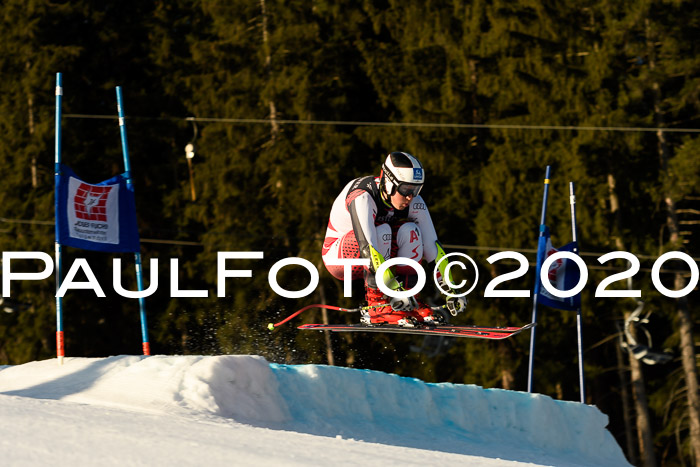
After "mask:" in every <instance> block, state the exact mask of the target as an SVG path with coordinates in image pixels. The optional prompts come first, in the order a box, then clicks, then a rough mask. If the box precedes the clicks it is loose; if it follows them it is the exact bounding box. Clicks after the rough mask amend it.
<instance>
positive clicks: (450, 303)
mask: <svg viewBox="0 0 700 467" xmlns="http://www.w3.org/2000/svg"><path fill="white" fill-rule="evenodd" d="M447 309H448V310H450V314H451V315H452V316H457V313H461V312H463V311H464V310H466V309H467V298H466V297H447Z"/></svg>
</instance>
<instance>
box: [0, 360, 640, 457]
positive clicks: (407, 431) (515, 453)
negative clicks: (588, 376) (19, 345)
mask: <svg viewBox="0 0 700 467" xmlns="http://www.w3.org/2000/svg"><path fill="white" fill-rule="evenodd" d="M0 393H1V394H5V395H14V396H21V397H31V398H38V399H57V400H64V401H73V402H76V403H82V404H95V405H102V406H114V407H121V408H126V409H129V410H136V411H139V412H150V413H169V414H181V415H182V416H185V417H195V418H198V419H202V418H204V419H206V418H207V417H217V418H218V417H225V418H229V419H232V420H234V421H236V422H239V423H244V424H249V425H254V426H259V427H265V428H270V429H275V430H290V431H296V432H301V433H309V434H313V435H321V436H329V437H337V438H341V437H342V438H346V439H355V440H362V441H366V442H375V443H382V444H390V445H396V446H407V447H415V448H421V449H427V450H433V451H445V452H452V453H458V454H470V455H477V456H482V457H491V458H498V459H508V460H517V461H520V462H536V463H540V464H541V463H544V464H551V465H572V466H573V465H584V466H593V465H595V466H620V465H629V464H628V463H627V461H626V460H625V457H624V455H623V453H622V450H621V449H620V447H619V446H618V445H617V443H616V442H615V440H614V438H613V437H612V435H611V434H610V433H609V432H608V430H607V429H606V426H607V423H608V418H607V416H606V415H604V414H603V413H601V412H600V411H599V410H598V409H597V408H596V407H594V406H588V405H583V404H579V403H575V402H566V401H556V400H553V399H551V398H550V397H548V396H543V395H539V394H528V393H521V392H515V391H505V390H500V389H483V388H481V387H478V386H474V385H458V384H449V383H440V384H433V383H425V382H423V381H420V380H418V379H414V378H405V377H400V376H397V375H393V374H386V373H382V372H377V371H369V370H356V369H349V368H340V367H330V366H325V365H279V364H271V363H268V362H267V361H266V360H265V359H264V358H262V357H258V356H242V355H235V356H234V355H229V356H152V357H137V356H117V357H110V358H102V359H89V358H68V359H66V361H65V364H64V365H63V366H58V365H57V362H56V360H46V361H40V362H32V363H27V364H24V365H17V366H8V367H2V369H1V370H0Z"/></svg>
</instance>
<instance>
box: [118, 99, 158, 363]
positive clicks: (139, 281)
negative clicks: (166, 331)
mask: <svg viewBox="0 0 700 467" xmlns="http://www.w3.org/2000/svg"><path fill="white" fill-rule="evenodd" d="M117 113H118V114H119V133H120V134H121V138H122V153H123V154H124V171H125V173H124V175H125V176H126V185H127V187H128V188H129V189H130V190H131V191H133V190H134V186H133V181H132V180H131V162H130V161H129V144H128V142H127V139H126V123H125V120H124V104H123V101H122V88H121V86H117ZM134 260H135V263H136V285H137V287H138V290H139V292H141V291H143V271H142V268H141V252H138V251H137V252H136V253H134ZM139 310H140V313H141V342H142V347H143V354H144V355H151V344H150V342H149V341H148V325H147V323H146V299H145V298H144V297H139Z"/></svg>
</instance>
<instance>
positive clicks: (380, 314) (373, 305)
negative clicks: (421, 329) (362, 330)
mask: <svg viewBox="0 0 700 467" xmlns="http://www.w3.org/2000/svg"><path fill="white" fill-rule="evenodd" d="M365 296H366V298H367V305H368V306H369V307H370V308H368V309H367V310H362V312H361V313H362V317H361V318H360V322H361V323H362V324H383V323H386V324H396V325H399V326H403V327H414V326H415V325H416V324H417V323H420V322H423V317H422V316H421V315H420V314H419V313H416V311H415V310H394V309H393V308H392V307H391V301H390V299H389V297H387V296H386V295H384V294H383V293H382V291H381V290H379V289H378V288H373V287H370V286H369V285H366V284H365Z"/></svg>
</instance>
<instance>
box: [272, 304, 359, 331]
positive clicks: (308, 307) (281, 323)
mask: <svg viewBox="0 0 700 467" xmlns="http://www.w3.org/2000/svg"><path fill="white" fill-rule="evenodd" d="M310 308H326V309H328V310H336V311H347V312H351V313H352V312H358V311H360V310H362V308H341V307H339V306H333V305H321V304H319V303H316V304H313V305H307V306H305V307H304V308H302V309H301V310H299V311H295V312H294V313H292V314H291V315H289V316H287V317H286V318H285V319H283V320H282V321H280V322H279V323H270V324H268V325H267V329H269V330H270V331H272V330H273V329H275V328H276V327H278V326H281V325H283V324H284V323H286V322H287V321H290V320H292V319H293V318H296V317H297V316H299V315H300V314H302V313H303V312H305V311H306V310H308V309H310Z"/></svg>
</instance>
